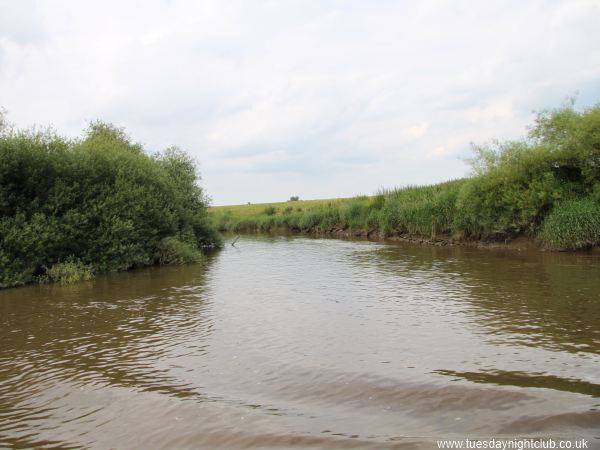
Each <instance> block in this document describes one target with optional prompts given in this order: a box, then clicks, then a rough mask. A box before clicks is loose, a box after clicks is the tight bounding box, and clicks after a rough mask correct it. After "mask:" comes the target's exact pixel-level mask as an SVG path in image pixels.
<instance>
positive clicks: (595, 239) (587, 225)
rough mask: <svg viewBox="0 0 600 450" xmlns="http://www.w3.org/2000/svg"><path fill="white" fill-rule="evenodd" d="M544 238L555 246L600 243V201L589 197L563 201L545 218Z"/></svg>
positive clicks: (553, 247) (545, 242) (542, 238)
mask: <svg viewBox="0 0 600 450" xmlns="http://www.w3.org/2000/svg"><path fill="white" fill-rule="evenodd" d="M540 238H541V240H542V241H543V243H544V244H545V245H546V246H547V247H549V248H552V249H562V250H569V249H578V248H585V247H591V246H594V245H598V244H600V203H598V202H596V201H594V200H592V199H589V198H586V199H581V200H571V201H566V202H562V203H560V204H559V205H557V206H556V207H555V208H554V209H553V210H552V212H551V213H550V214H549V215H548V217H547V218H546V220H545V221H544V225H543V227H542V231H541V233H540Z"/></svg>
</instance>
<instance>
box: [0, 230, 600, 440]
mask: <svg viewBox="0 0 600 450" xmlns="http://www.w3.org/2000/svg"><path fill="white" fill-rule="evenodd" d="M236 245H237V248H234V247H231V246H228V247H226V248H225V249H224V250H223V251H221V252H219V253H217V254H215V255H214V256H213V257H212V258H211V259H210V261H209V263H208V264H207V265H206V266H186V267H170V268H154V269H148V270H141V271H137V272H131V273H124V274H114V275H110V276H106V277H102V278H99V279H98V280H96V281H94V282H90V283H86V284H80V285H76V286H69V287H61V286H37V287H27V288H21V289H13V290H6V291H0V326H1V327H0V447H1V446H8V447H27V446H29V447H31V446H33V447H40V446H42V447H49V448H71V447H89V448H182V447H183V448H404V447H405V446H413V447H414V446H417V447H419V446H423V447H429V446H431V445H432V443H433V442H434V440H435V439H436V438H439V437H456V438H465V437H471V438H474V437H494V436H495V437H514V436H542V437H557V438H580V437H586V438H588V439H591V443H592V445H600V438H599V437H600V431H599V430H600V411H599V409H600V399H599V398H598V397H600V356H599V355H600V256H599V255H598V254H597V253H596V254H583V253H582V254H562V253H526V254H520V253H514V252H501V251H489V250H477V249H468V248H439V247H418V246H409V245H403V244H382V243H372V242H352V241H341V240H333V239H331V240H330V239H308V238H286V237H279V238H269V237H246V238H242V239H240V240H239V241H238V243H237V244H236Z"/></svg>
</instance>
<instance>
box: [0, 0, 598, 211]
mask: <svg viewBox="0 0 600 450" xmlns="http://www.w3.org/2000/svg"><path fill="white" fill-rule="evenodd" d="M599 23H600V2H599V1H598V0H569V1H566V0H565V1H557V0H556V1H541V0H532V1H527V2H523V1H520V0H519V1H509V0H507V1H495V2H473V1H471V2H467V1H461V0H450V1H444V0H431V1H429V0H425V1H419V2H415V1H410V2H409V1H400V0H398V1H386V0H376V1H358V0H357V1H352V0H347V1H330V0H315V1H311V0H303V1H295V0H288V1H271V0H265V1H262V0H253V1H235V0H218V1H191V0H190V1H177V0H173V1H159V0H144V1H139V2H138V1H126V0H120V1H112V0H103V1H85V2H82V1H54V0H45V1H30V0H21V1H13V0H0V107H2V108H4V109H5V110H6V111H7V116H8V120H9V121H10V122H12V123H14V124H16V125H17V126H18V127H24V128H25V127H30V126H33V125H38V126H46V125H52V126H53V127H54V128H55V129H56V130H58V131H59V132H60V133H61V134H64V135H67V136H73V137H75V136H82V133H83V130H84V129H85V128H86V126H87V123H89V121H91V120H96V119H100V120H103V121H107V122H111V123H114V124H115V125H117V126H120V127H124V128H125V129H126V130H127V132H128V133H129V135H130V136H131V137H132V139H133V140H134V141H137V142H141V143H142V144H143V145H144V147H145V149H146V150H147V151H148V152H154V151H158V150H162V149H164V148H166V147H169V146H171V145H177V146H179V147H181V148H182V149H184V150H186V151H187V152H188V153H190V154H192V155H193V156H194V157H195V158H196V159H197V161H198V162H199V168H200V172H201V176H202V185H203V187H204V188H205V190H206V192H207V193H208V195H209V196H210V197H212V201H213V204H215V205H225V204H240V203H246V202H252V203H257V202H270V201H285V200H287V199H288V198H289V197H290V196H292V195H298V196H299V197H300V198H301V199H310V198H333V197H348V196H353V195H359V194H372V193H374V192H376V191H377V190H378V189H379V188H391V187H397V186H406V185H417V184H430V183H435V182H439V181H443V180H449V179H454V178H458V177H462V176H465V175H467V174H468V173H469V167H468V164H467V163H466V162H465V158H468V156H469V155H470V152H471V150H470V148H471V147H470V144H471V143H476V144H484V143H486V142H490V141H491V140H493V139H500V140H507V139H519V138H521V137H524V136H525V134H526V132H527V127H528V126H529V125H531V123H532V120H533V117H534V111H540V110H544V109H548V108H553V107H557V106H560V105H561V104H563V103H564V102H565V101H566V99H567V98H570V97H573V96H576V98H577V103H576V106H577V107H578V108H585V107H589V106H592V105H595V104H597V103H598V102H600V45H599V43H600V26H598V24H599Z"/></svg>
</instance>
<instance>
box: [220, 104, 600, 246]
mask: <svg viewBox="0 0 600 450" xmlns="http://www.w3.org/2000/svg"><path fill="white" fill-rule="evenodd" d="M474 151H475V157H474V158H473V159H472V161H471V164H472V166H473V174H472V176H471V177H470V178H466V179H461V180H454V181H449V182H446V183H441V184H437V185H432V186H423V187H409V188H404V189H396V190H391V191H387V192H382V193H379V194H377V195H374V196H372V197H356V198H351V199H337V200H316V201H305V202H285V203H273V204H264V205H243V206H233V207H232V206H230V207H218V208H211V211H210V216H211V218H212V219H213V221H214V223H215V224H216V225H217V227H218V228H219V229H220V230H222V231H237V232H241V231H272V230H288V231H295V232H322V233H341V232H343V233H351V234H362V235H371V234H373V233H376V234H378V235H380V236H390V235H404V234H408V235H413V236H423V237H427V238H430V237H437V236H442V235H443V236H446V237H451V238H453V239H457V240H484V241H505V240H510V239H513V238H516V237H521V236H526V237H529V238H533V239H537V240H538V241H539V242H540V243H541V244H543V245H544V246H546V247H548V248H552V249H577V248H584V247H591V246H595V245H598V244H600V106H596V107H593V108H590V109H587V110H585V111H582V112H578V111H575V110H574V109H573V106H572V105H567V106H564V107H562V108H558V109H555V110H551V111H547V112H543V113H540V114H538V116H537V119H536V121H535V124H534V125H533V126H532V127H531V129H530V132H529V135H528V138H527V139H525V140H523V141H511V142H504V143H495V144H494V145H491V146H476V147H474Z"/></svg>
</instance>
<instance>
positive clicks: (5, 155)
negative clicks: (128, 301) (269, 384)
mask: <svg viewBox="0 0 600 450" xmlns="http://www.w3.org/2000/svg"><path fill="white" fill-rule="evenodd" d="M207 203H208V202H207V199H206V197H205V195H204V193H203V191H202V189H201V188H200V187H199V185H198V175H197V172H196V166H195V163H194V161H193V160H192V159H191V158H190V157H189V156H188V155H187V154H185V153H184V152H182V151H181V150H179V149H177V148H171V149H168V150H166V151H164V152H162V153H159V154H156V155H148V154H147V153H145V152H144V150H143V148H142V147H141V145H139V144H136V143H134V142H132V141H131V140H130V139H129V137H128V136H127V135H126V134H125V133H124V132H123V130H121V129H119V128H116V127H114V126H112V125H108V124H104V123H101V122H95V123H92V124H91V125H90V127H89V129H88V130H87V131H86V134H85V136H84V137H83V138H82V139H75V140H71V139H66V138H63V137H61V136H58V135H57V134H55V133H53V132H48V131H44V132H38V131H18V130H17V131H15V130H11V129H5V130H4V131H3V132H2V133H0V287H9V286H16V285H21V284H25V283H31V282H34V281H36V280H38V279H50V280H53V279H55V278H56V279H58V280H62V279H72V278H74V277H75V276H74V275H73V276H71V275H70V274H72V273H75V272H77V270H78V268H81V267H86V268H89V270H90V272H94V273H100V272H107V271H116V270H127V269H130V268H133V267H140V266H146V265H150V264H155V263H158V262H163V263H164V262H167V261H172V262H177V261H180V260H188V259H189V257H190V254H191V253H190V252H191V251H199V249H200V248H202V247H206V246H212V245H217V244H218V242H219V237H218V234H217V231H216V229H215V228H214V226H213V224H212V223H211V221H210V220H209V218H208V216H207ZM165 239H167V241H165ZM165 242H170V243H171V244H173V243H175V242H179V243H180V244H181V245H179V246H177V245H170V246H169V245H167V247H165ZM165 248H167V250H165ZM165 252H166V253H165ZM178 252H181V254H178ZM66 261H70V262H69V263H67V262H66ZM57 264H58V266H57ZM61 264H62V265H61ZM86 270H87V269H86ZM86 273H87V272H86ZM53 274H54V275H53ZM86 276H87V275H86Z"/></svg>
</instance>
